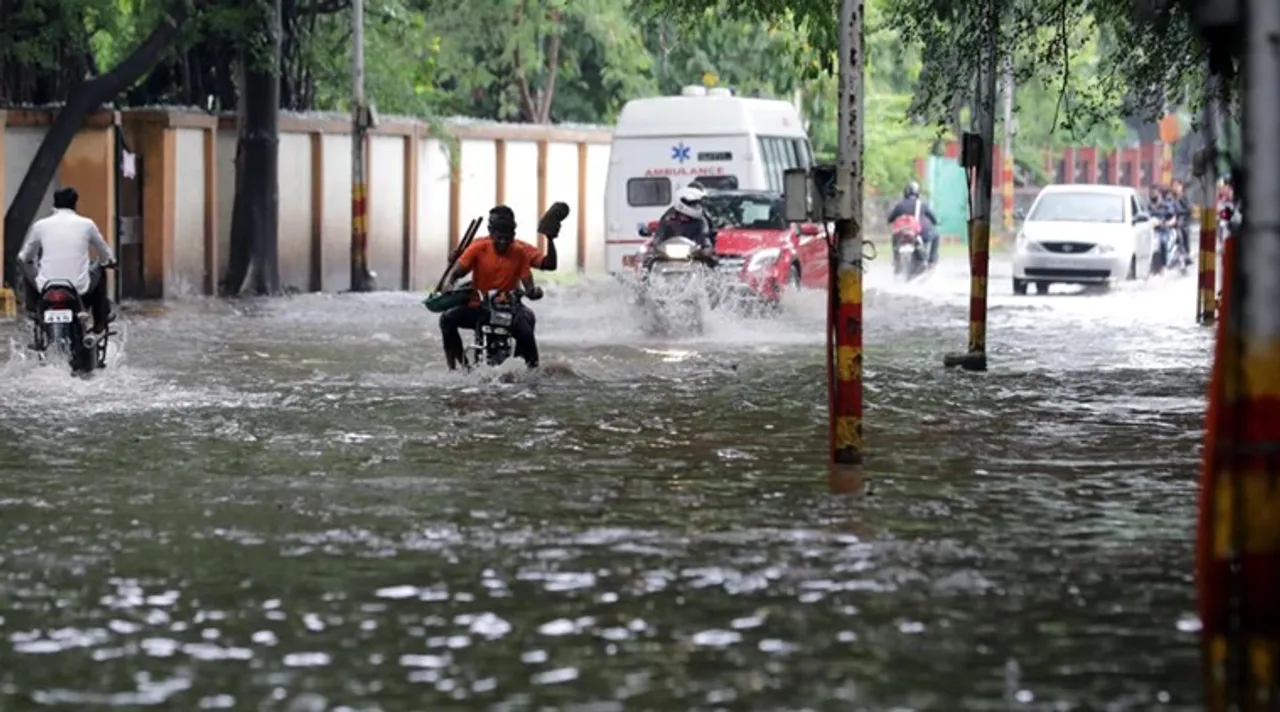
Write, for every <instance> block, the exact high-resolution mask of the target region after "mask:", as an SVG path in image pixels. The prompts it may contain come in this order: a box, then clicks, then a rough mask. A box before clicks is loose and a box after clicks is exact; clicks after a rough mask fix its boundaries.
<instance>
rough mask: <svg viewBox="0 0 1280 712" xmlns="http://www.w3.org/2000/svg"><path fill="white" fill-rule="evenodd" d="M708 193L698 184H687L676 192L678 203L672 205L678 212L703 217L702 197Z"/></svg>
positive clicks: (693, 216)
mask: <svg viewBox="0 0 1280 712" xmlns="http://www.w3.org/2000/svg"><path fill="white" fill-rule="evenodd" d="M705 197H707V194H706V193H705V192H703V190H702V189H701V188H699V187H697V186H693V185H690V186H685V187H684V188H681V189H680V192H679V193H676V204H675V205H674V206H672V207H674V208H675V209H676V212H678V213H682V214H684V215H688V216H689V217H691V218H698V217H702V199H703V198H705Z"/></svg>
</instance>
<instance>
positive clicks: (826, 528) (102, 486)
mask: <svg viewBox="0 0 1280 712" xmlns="http://www.w3.org/2000/svg"><path fill="white" fill-rule="evenodd" d="M991 284H992V289H993V293H994V296H993V298H992V300H991V323H990V327H989V332H988V333H989V336H988V339H989V349H990V353H991V367H992V370H991V372H989V373H987V374H965V373H959V372H953V371H946V370H944V369H943V368H942V367H941V365H940V364H941V359H942V356H943V354H944V353H946V352H948V351H955V350H959V349H961V348H962V347H963V346H964V343H965V339H966V331H965V330H966V324H967V303H968V300H967V294H966V290H967V288H968V286H967V285H968V279H967V276H966V275H965V274H964V266H963V265H961V264H956V263H952V264H947V265H945V266H944V268H943V269H942V270H941V271H940V273H939V274H937V275H935V276H934V278H933V279H932V280H931V281H930V282H929V283H928V284H925V285H920V286H915V287H910V288H908V287H901V286H894V285H892V284H891V282H890V280H889V279H888V278H887V276H886V275H884V265H882V264H874V265H873V267H872V272H871V274H869V275H868V289H869V293H868V296H867V304H866V321H867V350H866V377H867V380H868V382H867V399H868V403H869V406H868V412H867V424H866V437H867V444H868V448H869V449H870V462H869V465H868V469H869V472H870V473H871V474H872V475H873V485H872V486H873V490H874V492H873V494H872V495H871V496H869V497H866V498H849V497H837V496H833V495H831V494H829V492H828V490H827V485H826V474H825V469H824V461H825V447H826V441H825V434H826V426H825V423H826V414H825V403H826V395H825V393H826V392H825V367H824V365H823V351H822V346H823V341H824V337H823V334H822V324H823V311H822V301H823V300H822V297H821V295H817V294H804V295H798V296H797V297H796V298H793V299H790V300H788V303H787V305H786V308H785V310H784V312H783V314H782V315H781V316H780V317H779V318H776V319H763V320H761V319H756V320H749V319H742V318H734V317H730V316H726V315H713V316H712V317H710V319H709V321H708V325H707V327H708V331H707V333H706V334H705V335H703V336H702V337H697V338H686V339H681V340H675V341H672V340H665V341H664V340H661V339H657V338H654V337H647V336H645V335H644V334H642V333H640V332H639V330H638V329H637V328H636V327H635V326H634V320H633V317H632V314H631V312H630V311H629V307H628V306H627V301H626V299H625V298H624V297H623V296H621V294H620V293H619V291H618V290H617V288H616V287H614V286H613V285H611V284H602V283H595V284H582V285H577V286H573V287H566V288H561V289H559V290H556V291H555V292H554V293H552V294H551V295H550V296H549V297H548V298H547V299H546V300H544V301H543V302H541V303H539V304H536V305H535V308H536V309H537V311H538V323H539V334H540V339H541V343H542V349H543V358H544V364H545V365H546V366H547V367H546V368H544V369H542V372H540V373H538V374H536V375H532V376H531V375H529V374H525V373H523V372H522V369H521V368H520V367H519V366H517V365H516V364H511V368H510V369H508V371H509V373H507V374H505V375H502V376H500V377H498V376H495V375H494V374H492V373H488V374H474V375H452V374H449V373H447V372H446V371H445V370H444V368H443V366H442V364H441V358H440V355H439V351H440V347H439V337H438V333H437V332H436V330H435V327H434V322H433V320H432V319H431V318H430V315H429V314H428V313H427V312H426V311H425V310H424V309H422V307H421V306H419V305H418V303H417V298H416V297H414V296H412V295H404V294H376V295H362V296H321V295H310V296H303V297H295V298H286V299H279V300H273V301H266V302H260V303H253V302H216V301H192V302H183V303H171V304H167V305H163V306H159V305H136V306H134V307H133V308H132V309H130V310H128V311H126V312H125V315H124V316H123V317H122V321H123V326H122V328H123V330H124V332H125V333H124V339H123V340H122V343H121V344H120V348H119V349H114V347H113V354H112V357H111V358H112V365H111V368H110V369H109V370H108V371H106V372H103V373H101V374H99V375H98V376H97V377H96V378H94V379H92V380H90V381H87V382H82V381H75V380H72V379H71V378H70V376H69V375H68V374H66V373H64V372H63V369H61V368H55V367H44V368H41V367H38V366H37V365H35V364H34V363H32V362H31V361H29V360H27V359H26V358H24V354H23V353H22V352H21V350H20V349H18V348H17V347H18V345H19V344H21V343H24V342H25V335H24V334H20V333H19V332H18V330H17V329H16V328H15V327H7V329H8V330H7V331H6V332H5V333H7V334H9V335H10V336H11V337H12V338H11V339H10V340H9V341H10V343H9V347H8V350H7V352H5V351H4V350H3V347H0V364H6V365H3V366H0V709H3V710H22V709H50V708H54V709H67V710H72V709H75V710H83V709H93V708H101V707H102V706H116V707H123V708H141V707H154V708H160V709H174V710H196V709H242V710H296V711H300V710H326V709H328V710H438V709H506V710H515V709H538V710H543V709H565V710H570V709H572V710H613V709H618V710H621V709H628V710H632V709H635V710H677V709H760V710H784V709H785V710H799V709H815V710H827V709H832V710H862V709H865V710H1069V709H1071V710H1075V709H1078V710H1153V709H1169V710H1192V709H1199V705H1198V702H1199V694H1200V685H1199V683H1198V679H1197V676H1198V650H1197V647H1196V645H1197V637H1196V630H1197V627H1198V623H1197V622H1196V619H1195V616H1194V600H1193V590H1192V558H1191V537H1192V531H1193V526H1194V523H1193V517H1194V500H1195V477H1196V473H1197V453H1198V449H1199V438H1200V432H1201V421H1202V417H1203V416H1202V413H1203V401H1204V399H1203V392H1204V389H1205V386H1206V382H1207V377H1208V364H1209V361H1210V344H1211V334H1210V333H1209V332H1207V331H1205V330H1202V329H1201V328H1199V327H1197V326H1195V324H1194V301H1195V286H1194V277H1188V278H1182V279H1167V280H1153V281H1151V282H1149V283H1145V284H1134V285H1125V286H1124V287H1122V288H1120V289H1116V290H1114V291H1112V292H1111V293H1108V294H1099V295H1074V294H1052V295H1049V296H1045V297H1037V296H1031V297H1013V296H1012V295H1011V294H1010V287H1009V279H1008V264H1007V263H999V262H997V263H996V264H995V265H994V266H993V277H992V281H991ZM1064 291H1066V290H1064ZM2 342H3V339H0V343H2Z"/></svg>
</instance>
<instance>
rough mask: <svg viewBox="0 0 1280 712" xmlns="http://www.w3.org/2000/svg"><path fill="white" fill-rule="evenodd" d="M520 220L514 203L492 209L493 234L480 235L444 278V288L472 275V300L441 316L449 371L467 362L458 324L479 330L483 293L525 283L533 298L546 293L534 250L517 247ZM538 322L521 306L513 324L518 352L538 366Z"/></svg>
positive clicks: (530, 364)
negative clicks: (536, 276) (537, 276)
mask: <svg viewBox="0 0 1280 712" xmlns="http://www.w3.org/2000/svg"><path fill="white" fill-rule="evenodd" d="M515 240H516V220H515V214H514V213H513V212H512V210H511V208H508V207H507V206H505V205H499V206H497V207H495V208H494V209H493V210H490V211H489V238H488V239H482V240H476V241H474V242H472V243H471V245H470V246H469V247H468V248H467V249H466V251H464V252H463V253H462V255H461V256H459V257H458V260H457V262H455V263H454V265H453V267H451V268H449V272H448V274H446V275H445V278H444V289H443V291H446V292H447V291H450V290H452V289H453V287H454V283H455V282H457V281H458V280H459V279H461V278H463V277H465V276H467V275H468V274H471V275H473V276H472V283H471V286H472V288H473V290H475V291H473V293H472V295H471V300H470V301H469V302H468V303H467V304H464V305H462V306H458V307H454V308H453V309H450V310H448V311H446V312H445V313H443V314H441V315H440V333H441V335H442V337H443V339H444V354H445V359H446V360H447V362H448V364H449V370H453V369H456V368H457V367H458V364H459V363H461V364H462V365H464V366H465V365H467V363H466V354H465V352H464V350H463V347H462V337H461V336H460V335H459V334H458V329H460V328H466V329H474V328H475V326H476V322H477V320H478V319H479V318H480V308H479V305H480V292H487V291H489V290H491V289H497V290H502V291H513V290H515V289H517V288H520V287H523V288H524V291H525V294H526V296H527V297H528V298H529V299H532V300H538V299H541V298H542V288H541V287H538V286H537V285H535V284H534V283H533V273H532V272H531V271H530V270H531V267H532V264H531V263H532V258H533V256H534V255H533V254H532V253H531V252H530V251H528V250H525V249H523V248H518V247H515V245H514V243H515ZM536 325H537V322H536V319H535V318H534V315H533V310H531V309H529V308H528V307H526V306H524V305H523V304H522V305H521V306H520V308H519V310H517V312H516V314H515V319H514V320H513V322H512V324H511V336H512V337H513V338H514V339H515V342H516V347H515V355H517V356H519V357H521V358H523V359H524V361H525V363H526V364H528V365H529V368H537V366H538V342H537V339H536V338H535V337H534V328H535V327H536Z"/></svg>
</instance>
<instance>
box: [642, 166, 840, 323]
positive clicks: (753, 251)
mask: <svg viewBox="0 0 1280 712" xmlns="http://www.w3.org/2000/svg"><path fill="white" fill-rule="evenodd" d="M703 206H704V207H705V209H706V211H707V215H708V216H709V217H710V218H711V224H712V226H713V227H714V228H715V230H716V231H717V232H716V258H717V261H718V262H719V267H718V269H719V271H721V272H723V273H729V272H733V273H736V274H737V276H738V278H739V279H740V280H741V282H742V284H743V286H744V287H745V288H747V289H748V290H750V291H751V292H754V293H756V294H758V295H760V296H761V297H763V298H765V299H766V300H769V301H776V300H777V299H778V298H779V297H780V296H781V294H782V292H783V291H785V290H786V289H787V288H788V287H792V288H801V287H809V288H814V289H825V288H826V286H827V274H828V271H829V265H830V263H829V251H828V247H827V237H826V235H825V234H823V230H822V227H821V226H820V225H815V224H812V223H804V224H801V225H794V224H791V223H788V222H787V221H786V220H784V219H783V217H782V216H783V205H782V195H780V194H778V193H773V192H769V191H758V190H710V191H707V197H706V198H705V199H704V200H703ZM641 228H642V229H641V231H640V232H641V235H642V236H649V235H652V234H653V233H654V232H656V231H657V229H658V221H657V220H653V221H650V222H649V224H648V225H644V226H641ZM652 245H653V241H652V240H650V241H649V242H646V243H645V244H644V247H642V248H641V251H640V252H638V253H635V254H631V255H627V256H626V257H624V258H623V260H622V263H623V265H625V266H628V267H634V268H636V269H639V268H640V265H641V261H642V258H643V256H644V253H646V252H648V251H649V249H650V248H651V247H652Z"/></svg>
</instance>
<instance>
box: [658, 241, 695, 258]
mask: <svg viewBox="0 0 1280 712" xmlns="http://www.w3.org/2000/svg"><path fill="white" fill-rule="evenodd" d="M658 251H659V252H661V253H662V256H663V257H666V258H667V259H669V260H687V259H689V257H690V256H691V255H693V247H691V246H690V245H663V246H662V247H660V248H658Z"/></svg>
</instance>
